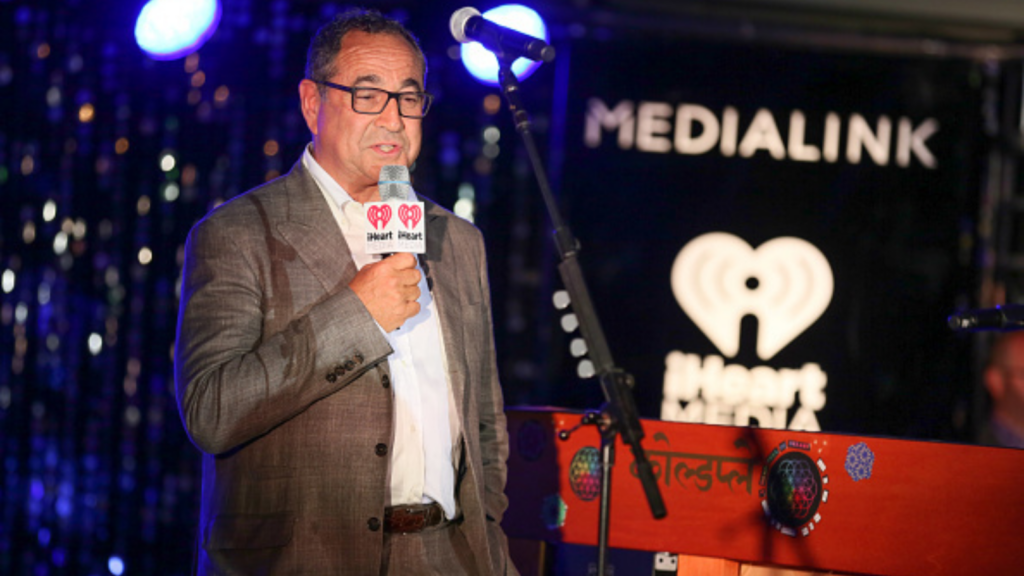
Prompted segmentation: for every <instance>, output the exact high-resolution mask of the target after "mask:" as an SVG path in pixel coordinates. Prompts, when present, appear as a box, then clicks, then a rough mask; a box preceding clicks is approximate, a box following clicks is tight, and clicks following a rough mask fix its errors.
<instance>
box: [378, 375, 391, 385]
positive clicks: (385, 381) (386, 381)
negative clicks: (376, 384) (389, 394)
mask: <svg viewBox="0 0 1024 576" xmlns="http://www.w3.org/2000/svg"><path fill="white" fill-rule="evenodd" d="M380 385H381V386H383V387H385V388H388V387H390V386H391V378H388V375H387V374H385V375H383V376H381V377H380Z"/></svg>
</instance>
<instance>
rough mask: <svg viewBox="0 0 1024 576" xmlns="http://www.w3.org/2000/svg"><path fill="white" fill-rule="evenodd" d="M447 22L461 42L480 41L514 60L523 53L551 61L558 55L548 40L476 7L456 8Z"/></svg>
mask: <svg viewBox="0 0 1024 576" xmlns="http://www.w3.org/2000/svg"><path fill="white" fill-rule="evenodd" d="M448 26H449V28H451V31H452V36H454V37H455V39H456V40H458V41H459V42H461V43H463V44H465V43H467V42H479V43H481V44H483V45H484V47H485V48H487V49H488V50H490V51H491V52H500V53H502V54H503V55H504V56H506V57H508V58H510V59H511V60H514V59H515V58H520V57H522V58H529V59H530V60H534V61H537V62H551V61H552V60H554V59H555V49H554V48H552V47H551V46H550V45H549V44H548V43H547V42H545V41H543V40H541V39H540V38H534V37H533V36H528V35H526V34H523V33H522V32H517V31H515V30H513V29H511V28H506V27H504V26H502V25H500V24H495V23H494V22H491V21H490V20H487V19H485V18H484V17H483V16H481V15H480V11H479V10H477V9H476V8H470V7H468V6H467V7H466V8H460V9H458V10H456V11H455V13H454V14H452V17H451V20H449V21H448Z"/></svg>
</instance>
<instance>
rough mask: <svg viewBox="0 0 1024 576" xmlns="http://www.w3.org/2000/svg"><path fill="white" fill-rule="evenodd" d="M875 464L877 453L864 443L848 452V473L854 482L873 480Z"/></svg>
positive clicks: (854, 446)
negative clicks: (872, 474)
mask: <svg viewBox="0 0 1024 576" xmlns="http://www.w3.org/2000/svg"><path fill="white" fill-rule="evenodd" d="M874 464H875V453H874V452H872V451H871V448H868V445H867V444H865V443H863V442H858V443H857V444H854V445H853V446H850V448H849V449H847V450H846V473H847V474H849V475H850V478H853V481H854V482H858V481H860V480H866V479H868V478H871V469H872V468H873V467H874Z"/></svg>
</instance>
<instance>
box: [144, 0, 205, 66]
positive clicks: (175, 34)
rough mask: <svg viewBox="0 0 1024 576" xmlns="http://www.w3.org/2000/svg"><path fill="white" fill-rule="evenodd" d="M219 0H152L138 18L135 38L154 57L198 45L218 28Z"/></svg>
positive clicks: (177, 55) (191, 49)
mask: <svg viewBox="0 0 1024 576" xmlns="http://www.w3.org/2000/svg"><path fill="white" fill-rule="evenodd" d="M219 22H220V0H150V1H149V2H148V3H146V5H145V6H143V7H142V11H141V12H139V18H138V20H136V21H135V41H136V42H137V43H138V44H139V47H140V48H142V50H143V51H144V52H145V53H146V54H148V55H149V57H150V58H152V59H154V60H174V59H175V58H181V57H182V56H187V55H188V54H191V53H192V52H195V51H196V50H198V49H199V47H200V46H202V45H203V43H204V42H206V41H207V40H208V39H209V38H210V36H213V33H214V31H216V30H217V24H218V23H219Z"/></svg>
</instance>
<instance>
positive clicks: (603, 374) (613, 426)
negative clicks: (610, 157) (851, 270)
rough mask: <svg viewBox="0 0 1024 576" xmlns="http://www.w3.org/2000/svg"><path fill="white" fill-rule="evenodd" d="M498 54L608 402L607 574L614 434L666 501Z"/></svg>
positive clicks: (656, 496) (656, 508)
mask: <svg viewBox="0 0 1024 576" xmlns="http://www.w3.org/2000/svg"><path fill="white" fill-rule="evenodd" d="M496 56H497V57H498V64H499V69H498V79H499V81H500V83H501V87H502V90H503V91H504V93H505V98H506V100H507V101H508V106H509V110H510V111H511V112H512V120H513V122H514V123H515V127H516V131H517V132H519V135H520V136H522V139H523V144H524V145H525V147H526V152H527V155H528V156H529V158H530V164H531V166H532V167H533V172H534V174H535V175H536V177H537V184H538V186H539V187H540V192H541V195H542V196H543V197H544V204H545V205H546V206H547V210H548V215H549V216H550V218H551V223H552V225H553V226H554V228H555V244H556V245H557V247H558V254H559V257H560V258H561V262H560V263H559V265H558V272H559V274H560V275H561V277H562V282H563V283H564V284H565V289H566V290H567V291H568V292H569V298H570V301H571V302H572V307H573V311H574V312H575V313H576V317H577V319H578V320H579V325H580V333H581V334H582V335H583V338H584V340H585V341H586V344H587V350H588V352H589V356H590V360H591V362H593V364H594V369H595V371H596V373H597V376H598V378H599V380H600V382H601V390H602V392H603V393H604V398H605V405H604V406H603V407H602V412H603V414H602V418H601V421H602V424H601V446H602V452H603V454H602V474H603V481H602V487H601V513H600V520H601V522H600V524H601V526H600V527H599V533H598V553H599V556H598V574H599V575H600V576H604V560H605V554H606V551H607V545H608V526H607V524H608V508H609V503H608V495H609V494H610V490H609V483H610V480H611V474H610V470H609V469H608V467H609V466H610V465H611V464H612V463H614V447H615V435H616V434H621V435H622V441H623V442H624V443H625V444H626V445H628V446H629V447H630V448H631V451H632V452H633V458H634V460H635V461H636V465H637V471H638V473H639V477H640V483H641V484H642V486H643V490H644V495H645V496H646V497H647V503H648V505H649V506H650V509H651V514H652V515H653V516H654V517H655V518H659V519H660V518H664V517H665V514H666V510H665V502H664V501H663V500H662V498H661V492H660V491H659V489H658V484H657V481H656V480H655V478H654V473H653V471H652V470H651V463H650V461H649V460H648V459H647V455H646V454H645V453H644V451H643V448H642V447H641V445H640V441H641V439H643V437H644V431H643V428H642V427H641V425H640V418H639V416H638V415H637V410H636V403H635V402H634V399H633V390H632V388H633V377H632V376H631V375H629V374H627V373H626V372H624V371H622V370H621V369H619V368H618V367H616V366H615V361H614V360H613V359H612V353H611V350H610V349H609V348H608V342H607V340H605V337H604V332H603V331H602V330H601V324H600V322H599V321H598V318H597V312H596V311H595V310H594V304H593V302H592V301H591V300H590V293H589V292H588V290H587V284H586V281H585V280H584V279H583V272H582V269H581V268H580V263H579V260H578V259H577V255H578V252H579V242H578V241H577V240H576V238H575V237H574V236H573V235H572V232H571V231H570V230H569V227H568V226H566V224H565V222H563V221H562V216H561V214H560V213H559V211H558V206H557V205H556V203H555V200H554V196H553V195H552V194H551V186H550V184H549V182H548V178H547V173H546V172H545V170H544V166H543V163H542V162H541V159H540V154H539V153H538V152H537V144H536V142H535V141H534V139H533V133H532V132H531V131H530V118H529V115H528V114H527V113H526V110H525V109H524V108H523V103H522V98H521V97H520V92H519V81H518V79H517V78H516V76H515V73H513V72H512V60H514V59H510V58H506V57H505V56H504V55H503V54H501V53H497V54H496Z"/></svg>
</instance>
